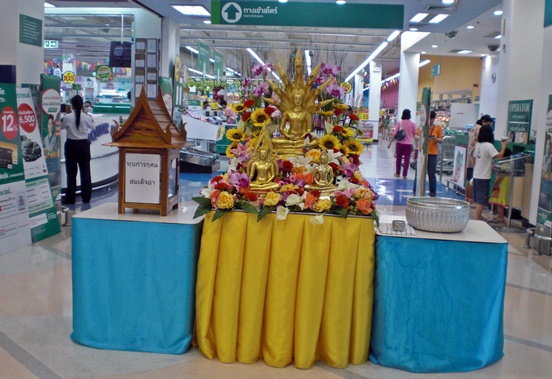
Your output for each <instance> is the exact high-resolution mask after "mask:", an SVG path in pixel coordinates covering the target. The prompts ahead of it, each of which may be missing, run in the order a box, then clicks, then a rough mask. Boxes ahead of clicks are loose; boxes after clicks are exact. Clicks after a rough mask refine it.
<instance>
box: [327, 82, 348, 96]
mask: <svg viewBox="0 0 552 379" xmlns="http://www.w3.org/2000/svg"><path fill="white" fill-rule="evenodd" d="M326 92H328V93H329V94H330V96H333V97H341V96H342V95H344V94H345V88H343V87H341V86H338V85H337V84H328V86H327V87H326Z"/></svg>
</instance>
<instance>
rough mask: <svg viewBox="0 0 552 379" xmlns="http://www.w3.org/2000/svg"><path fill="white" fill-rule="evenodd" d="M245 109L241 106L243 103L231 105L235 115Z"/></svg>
mask: <svg viewBox="0 0 552 379" xmlns="http://www.w3.org/2000/svg"><path fill="white" fill-rule="evenodd" d="M246 109H247V108H246V107H245V105H243V103H237V104H232V110H233V111H234V112H236V113H241V112H243V111H245V110H246Z"/></svg>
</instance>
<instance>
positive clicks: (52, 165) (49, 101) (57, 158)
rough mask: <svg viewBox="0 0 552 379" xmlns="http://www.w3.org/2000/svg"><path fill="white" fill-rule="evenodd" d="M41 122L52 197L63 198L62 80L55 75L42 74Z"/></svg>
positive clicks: (55, 198)
mask: <svg viewBox="0 0 552 379" xmlns="http://www.w3.org/2000/svg"><path fill="white" fill-rule="evenodd" d="M40 81H41V96H40V108H41V115H40V118H39V120H40V123H41V125H42V136H43V141H44V156H45V158H46V166H47V168H48V180H49V181H50V188H51V191H52V198H53V199H54V201H55V200H57V199H58V198H61V141H60V131H59V120H60V119H61V117H60V103H61V98H60V95H59V90H60V85H61V80H60V79H59V78H58V77H57V76H55V75H41V76H40Z"/></svg>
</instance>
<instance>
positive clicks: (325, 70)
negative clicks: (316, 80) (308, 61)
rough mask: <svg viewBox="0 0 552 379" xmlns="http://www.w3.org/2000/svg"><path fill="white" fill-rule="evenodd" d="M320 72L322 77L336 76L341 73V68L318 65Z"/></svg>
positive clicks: (330, 65) (331, 65) (324, 64)
mask: <svg viewBox="0 0 552 379" xmlns="http://www.w3.org/2000/svg"><path fill="white" fill-rule="evenodd" d="M320 72H321V73H322V74H324V75H333V76H337V74H339V73H340V72H341V67H340V66H338V65H333V64H326V63H322V64H321V65H320Z"/></svg>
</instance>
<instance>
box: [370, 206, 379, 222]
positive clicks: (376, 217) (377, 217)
mask: <svg viewBox="0 0 552 379" xmlns="http://www.w3.org/2000/svg"><path fill="white" fill-rule="evenodd" d="M370 216H372V217H373V218H374V221H375V222H376V225H377V226H379V224H380V223H379V212H378V211H376V210H375V211H373V212H372V213H371V214H370Z"/></svg>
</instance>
